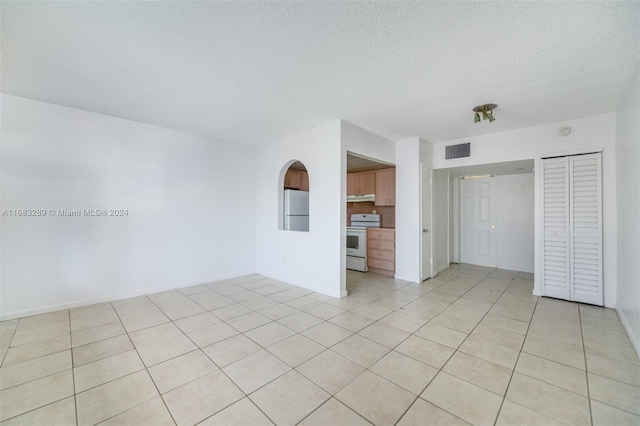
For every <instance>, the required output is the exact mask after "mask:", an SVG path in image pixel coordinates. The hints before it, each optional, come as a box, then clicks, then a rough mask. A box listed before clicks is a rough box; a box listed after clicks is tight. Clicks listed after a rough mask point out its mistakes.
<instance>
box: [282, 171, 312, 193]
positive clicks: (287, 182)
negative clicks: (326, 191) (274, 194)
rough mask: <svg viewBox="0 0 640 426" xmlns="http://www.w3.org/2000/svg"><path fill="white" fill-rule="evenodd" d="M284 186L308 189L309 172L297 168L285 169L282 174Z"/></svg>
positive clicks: (302, 189) (301, 189)
mask: <svg viewBox="0 0 640 426" xmlns="http://www.w3.org/2000/svg"><path fill="white" fill-rule="evenodd" d="M284 187H285V188H287V189H299V190H300V191H308V190H309V174H308V173H307V172H303V171H299V170H287V173H286V174H285V175H284Z"/></svg>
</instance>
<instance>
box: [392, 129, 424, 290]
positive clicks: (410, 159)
mask: <svg viewBox="0 0 640 426" xmlns="http://www.w3.org/2000/svg"><path fill="white" fill-rule="evenodd" d="M432 152H433V147H432V146H431V143H429V142H428V141H425V140H423V139H420V138H412V139H407V140H405V141H399V142H396V275H395V276H396V278H398V279H402V280H407V281H411V282H421V277H420V266H421V250H422V224H421V214H420V212H421V198H420V192H421V179H420V176H421V174H420V173H421V169H422V165H424V166H425V167H429V168H431V167H432Z"/></svg>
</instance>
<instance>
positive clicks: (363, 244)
mask: <svg viewBox="0 0 640 426" xmlns="http://www.w3.org/2000/svg"><path fill="white" fill-rule="evenodd" d="M367 228H380V215H379V214H352V215H351V226H347V269H353V270H355V271H361V272H367V271H368V268H367Z"/></svg>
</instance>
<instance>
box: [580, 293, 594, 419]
mask: <svg viewBox="0 0 640 426" xmlns="http://www.w3.org/2000/svg"><path fill="white" fill-rule="evenodd" d="M578 320H579V321H580V338H581V340H582V354H583V355H584V376H585V379H586V383H587V402H588V403H589V421H590V422H591V425H593V406H592V405H591V389H590V388H589V364H588V363H587V346H586V345H585V344H584V330H583V329H582V310H581V309H580V305H578Z"/></svg>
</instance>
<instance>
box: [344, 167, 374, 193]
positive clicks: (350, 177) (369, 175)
mask: <svg viewBox="0 0 640 426" xmlns="http://www.w3.org/2000/svg"><path fill="white" fill-rule="evenodd" d="M375 192H376V174H375V173H374V172H363V173H349V174H347V195H363V194H375Z"/></svg>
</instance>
